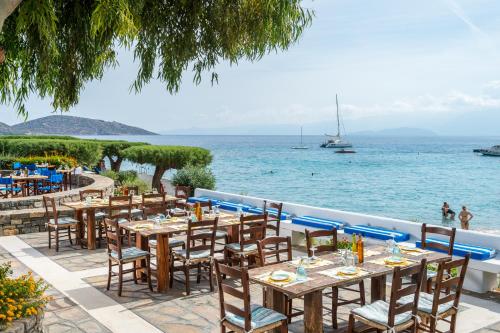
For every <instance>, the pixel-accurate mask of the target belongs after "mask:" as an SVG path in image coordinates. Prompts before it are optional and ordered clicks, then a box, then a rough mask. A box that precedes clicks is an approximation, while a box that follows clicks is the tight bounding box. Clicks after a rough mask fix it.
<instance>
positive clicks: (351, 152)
mask: <svg viewBox="0 0 500 333" xmlns="http://www.w3.org/2000/svg"><path fill="white" fill-rule="evenodd" d="M335 153H336V154H355V153H356V151H354V150H352V149H344V148H342V149H339V150H336V151H335Z"/></svg>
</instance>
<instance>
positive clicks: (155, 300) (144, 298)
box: [0, 233, 500, 333]
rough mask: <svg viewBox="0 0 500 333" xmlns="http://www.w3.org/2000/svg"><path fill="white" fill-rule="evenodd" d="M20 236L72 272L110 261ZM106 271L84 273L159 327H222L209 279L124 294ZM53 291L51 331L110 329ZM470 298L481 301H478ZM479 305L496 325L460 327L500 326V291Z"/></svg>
mask: <svg viewBox="0 0 500 333" xmlns="http://www.w3.org/2000/svg"><path fill="white" fill-rule="evenodd" d="M19 238H21V239H22V240H24V241H25V242H26V243H28V244H29V245H31V246H32V247H34V248H35V249H37V250H38V251H40V252H41V253H42V254H43V255H44V256H47V257H48V258H50V259H51V260H52V261H54V262H56V263H57V264H59V265H60V266H62V267H64V268H65V269H67V270H68V271H70V272H81V273H86V272H89V271H90V270H93V269H96V268H105V267H106V265H107V262H106V253H105V250H103V249H99V250H96V251H88V250H82V249H80V248H79V247H78V246H72V247H70V246H65V245H63V246H62V247H61V251H60V252H59V253H56V252H55V250H53V249H52V250H49V249H48V247H47V235H46V234H45V233H38V234H29V235H21V236H19ZM0 258H1V259H0V260H4V261H5V260H12V259H13V261H14V263H15V270H16V273H18V272H19V273H22V272H25V271H26V270H27V267H25V266H23V265H22V264H20V263H16V260H15V258H13V257H12V256H11V255H10V254H9V253H6V252H5V251H3V252H2V253H1V257H0ZM104 272H105V271H104V270H102V271H100V272H98V273H97V274H94V275H89V276H87V277H84V278H83V279H82V280H83V281H84V282H86V283H88V284H89V285H91V286H92V287H94V288H96V289H97V290H98V291H99V292H100V293H102V294H103V295H105V296H106V297H109V299H112V300H114V301H115V302H117V303H118V304H120V305H121V306H123V307H124V308H125V309H128V310H130V311H131V312H133V313H134V314H135V315H137V316H138V318H140V320H144V321H146V322H148V323H149V324H151V325H152V326H153V327H155V328H157V329H158V330H160V331H163V332H169V333H170V332H182V333H190V332H193V333H194V332H219V331H220V330H219V303H218V302H219V300H218V294H217V293H211V292H210V290H209V286H208V283H207V282H205V281H203V282H202V283H201V284H199V285H197V284H196V283H195V281H193V282H192V283H191V295H190V296H186V294H185V292H184V285H183V284H181V283H179V282H175V283H174V288H173V290H170V291H169V293H168V294H158V293H155V292H150V291H149V290H148V288H147V286H146V285H145V284H144V283H140V284H137V285H135V284H134V283H133V282H131V283H125V284H124V288H123V296H122V297H118V295H117V290H116V282H115V281H114V282H113V283H112V287H111V290H110V291H107V290H106V279H107V275H105V273H104ZM366 290H368V291H369V290H370V287H369V284H367V286H366ZM51 293H54V295H56V298H55V300H54V301H53V302H51V304H50V306H49V309H48V311H47V315H46V320H45V325H46V328H47V332H82V331H83V332H108V330H107V329H106V328H105V327H104V326H102V325H101V324H100V323H99V322H98V321H96V320H94V319H93V318H92V317H91V316H90V315H89V314H88V312H86V311H85V310H83V309H82V308H81V307H79V306H78V305H76V304H75V303H73V302H72V300H71V299H69V298H68V297H64V296H63V295H62V294H61V293H59V292H58V290H56V289H54V288H51ZM342 295H343V296H344V297H346V298H354V297H355V294H354V293H350V292H347V294H346V293H345V292H344V293H343V294H342ZM478 296H479V297H478ZM251 297H252V301H253V302H254V303H260V302H261V300H262V289H261V288H260V287H259V286H257V285H253V286H251ZM367 299H369V294H368V295H367ZM330 304H331V303H330V301H329V300H328V299H327V298H325V310H324V318H325V325H326V330H325V332H334V330H333V329H332V328H331V313H330V311H329V308H330ZM470 304H477V306H475V305H470ZM294 306H297V307H298V308H301V307H302V302H301V301H300V300H297V301H294ZM355 306H356V305H351V306H343V307H340V308H339V330H336V331H338V332H342V331H345V326H346V319H347V316H348V313H349V311H350V309H352V308H354V307H355ZM478 307H483V308H485V307H488V308H489V309H490V310H492V311H494V312H496V313H497V314H498V319H497V320H496V321H494V323H493V324H490V325H484V324H483V325H480V323H479V324H478V325H472V326H473V327H474V329H470V328H466V329H465V328H464V329H463V330H460V326H459V327H457V329H458V331H461V332H472V331H475V330H476V331H477V332H489V333H493V332H500V300H499V298H498V297H497V296H495V295H493V296H492V295H489V296H488V297H484V296H483V295H474V294H470V293H468V294H466V295H464V297H463V305H462V306H461V309H460V310H461V313H462V314H461V315H460V316H459V320H460V318H461V317H462V318H463V317H465V316H467V317H470V318H471V319H474V320H479V321H480V319H479V318H474V316H475V314H476V313H479V312H477V311H478ZM479 310H481V308H479ZM478 316H479V315H478ZM467 320H468V318H467ZM464 323H465V322H464ZM469 326H471V325H469ZM443 328H444V327H443ZM289 331H290V332H294V333H299V332H303V328H302V325H301V318H300V317H297V318H295V319H294V323H293V324H291V325H290V327H289Z"/></svg>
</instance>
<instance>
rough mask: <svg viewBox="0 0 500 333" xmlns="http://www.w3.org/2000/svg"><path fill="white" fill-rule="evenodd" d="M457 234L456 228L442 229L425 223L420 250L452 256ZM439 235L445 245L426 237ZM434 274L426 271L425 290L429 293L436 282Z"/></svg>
mask: <svg viewBox="0 0 500 333" xmlns="http://www.w3.org/2000/svg"><path fill="white" fill-rule="evenodd" d="M456 232H457V229H456V228H451V229H450V228H444V227H439V226H434V225H432V226H428V225H427V224H426V223H423V224H422V241H421V242H422V249H428V250H437V251H442V252H445V253H447V254H448V255H449V256H452V255H453V246H454V245H455V234H456ZM429 234H431V235H440V236H444V237H447V239H446V242H447V244H443V242H437V241H435V240H434V239H432V238H429V237H428V235H429ZM436 275H437V274H436V272H435V271H430V270H427V276H426V278H425V290H426V291H427V292H428V293H430V292H431V291H432V287H433V284H434V282H435V280H436Z"/></svg>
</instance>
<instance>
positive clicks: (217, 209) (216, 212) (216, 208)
mask: <svg viewBox="0 0 500 333" xmlns="http://www.w3.org/2000/svg"><path fill="white" fill-rule="evenodd" d="M215 215H216V216H219V215H220V210H219V205H215Z"/></svg>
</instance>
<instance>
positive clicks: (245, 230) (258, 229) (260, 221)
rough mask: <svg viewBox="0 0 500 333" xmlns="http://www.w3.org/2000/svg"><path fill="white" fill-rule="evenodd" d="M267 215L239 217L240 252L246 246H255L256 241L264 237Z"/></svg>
mask: <svg viewBox="0 0 500 333" xmlns="http://www.w3.org/2000/svg"><path fill="white" fill-rule="evenodd" d="M266 227H267V213H264V214H261V215H248V216H244V215H241V216H240V230H239V234H240V251H243V249H244V246H245V245H248V244H257V241H259V240H262V239H264V238H265V237H266Z"/></svg>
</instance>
